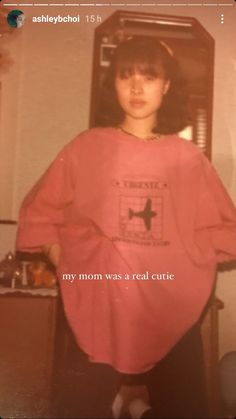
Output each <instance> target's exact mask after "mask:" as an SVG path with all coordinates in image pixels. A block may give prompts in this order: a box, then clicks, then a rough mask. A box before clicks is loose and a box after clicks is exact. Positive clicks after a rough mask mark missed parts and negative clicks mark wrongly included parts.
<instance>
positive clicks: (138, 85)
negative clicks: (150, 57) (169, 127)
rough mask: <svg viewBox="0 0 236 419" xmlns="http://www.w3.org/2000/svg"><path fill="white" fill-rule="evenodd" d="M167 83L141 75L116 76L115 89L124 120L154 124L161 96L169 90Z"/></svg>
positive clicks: (135, 73) (157, 78)
mask: <svg viewBox="0 0 236 419" xmlns="http://www.w3.org/2000/svg"><path fill="white" fill-rule="evenodd" d="M169 84H170V83H169V81H168V80H165V79H164V78H161V77H156V76H151V75H149V74H141V73H140V72H137V71H135V72H134V73H132V74H126V75H119V74H118V75H116V77H115V89H116V93H117V97H118V101H119V103H120V106H121V108H122V109H123V111H124V112H125V116H126V118H131V119H143V120H147V121H149V122H150V120H153V122H154V124H155V122H156V117H157V113H158V110H159V108H160V106H161V104H162V100H163V96H164V95H165V94H166V93H167V91H168V89H169Z"/></svg>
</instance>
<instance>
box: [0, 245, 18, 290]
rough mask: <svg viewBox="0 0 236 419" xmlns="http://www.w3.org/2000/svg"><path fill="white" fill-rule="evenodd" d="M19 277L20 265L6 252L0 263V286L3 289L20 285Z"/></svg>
mask: <svg viewBox="0 0 236 419" xmlns="http://www.w3.org/2000/svg"><path fill="white" fill-rule="evenodd" d="M21 275H22V267H21V263H20V262H19V261H18V260H17V259H16V257H15V255H14V254H13V253H12V252H8V253H7V255H6V256H5V258H4V259H3V260H1V261H0V285H2V286H4V287H11V286H14V287H15V286H16V283H18V284H20V282H21ZM13 279H14V280H13Z"/></svg>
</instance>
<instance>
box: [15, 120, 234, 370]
mask: <svg viewBox="0 0 236 419" xmlns="http://www.w3.org/2000/svg"><path fill="white" fill-rule="evenodd" d="M53 243H60V245H61V248H62V252H61V257H60V263H59V267H58V280H59V284H60V287H61V292H62V297H63V302H64V308H65V313H66V316H67V318H68V321H69V324H70V326H71V328H72V330H73V333H74V335H75V338H76V340H77V342H78V345H79V346H80V347H81V348H82V349H83V350H84V351H85V352H86V353H87V354H88V356H89V359H90V360H91V361H93V362H102V363H106V364H110V365H112V366H113V367H114V368H115V369H116V370H118V371H120V372H123V373H131V374H135V373H141V372H145V371H147V370H149V369H151V368H152V367H153V366H154V365H155V363H156V362H158V361H159V360H160V359H162V358H163V357H164V356H165V355H166V354H167V353H168V351H169V350H170V349H171V348H172V347H173V346H174V345H175V344H176V343H177V342H178V340H179V339H180V338H181V337H182V336H183V335H184V334H185V333H186V331H187V330H188V329H189V328H190V327H191V326H192V325H193V324H194V323H195V322H196V321H197V320H198V319H199V317H200V315H201V313H202V310H203V308H204V306H205V305H206V303H207V300H208V298H209V296H210V294H211V292H212V288H213V285H214V281H215V271H216V264H217V262H218V261H229V260H233V259H236V210H235V207H234V205H233V203H232V201H231V199H230V198H229V196H228V195H227V193H226V191H225V189H224V187H223V186H222V183H221V181H220V180H219V178H218V176H217V174H216V172H215V171H214V169H213V168H212V166H211V165H210V163H209V162H208V160H207V159H206V158H205V156H204V155H203V154H202V153H201V152H200V151H199V150H198V148H197V147H196V146H195V145H193V144H191V143H189V142H187V141H185V140H182V139H180V138H179V137H178V136H175V135H173V136H167V137H163V138H161V139H160V140H158V141H144V140H139V139H137V138H136V137H134V136H131V135H128V134H125V133H123V132H120V131H118V130H117V129H115V128H112V127H109V128H94V129H90V130H87V131H85V132H83V133H81V134H80V135H79V136H78V137H77V138H75V139H74V140H73V141H72V142H71V143H69V144H68V145H67V146H66V147H65V148H64V149H63V150H62V151H61V152H60V153H59V155H58V156H57V158H56V159H55V161H54V162H53V163H52V165H51V166H50V167H49V169H48V170H47V172H46V173H45V174H44V175H43V177H42V178H41V179H40V180H39V181H38V183H37V184H36V185H35V186H34V188H33V189H32V190H31V192H30V193H29V194H28V195H27V197H26V198H25V200H24V202H23V205H22V208H21V212H20V220H19V229H18V236H17V249H18V250H25V251H37V250H39V249H40V248H41V246H43V245H44V244H53Z"/></svg>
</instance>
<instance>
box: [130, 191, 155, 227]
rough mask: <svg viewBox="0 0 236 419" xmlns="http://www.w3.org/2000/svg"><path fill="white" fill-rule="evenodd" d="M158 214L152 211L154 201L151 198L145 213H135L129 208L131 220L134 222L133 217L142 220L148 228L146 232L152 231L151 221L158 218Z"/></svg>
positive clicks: (146, 205) (148, 200)
mask: <svg viewBox="0 0 236 419" xmlns="http://www.w3.org/2000/svg"><path fill="white" fill-rule="evenodd" d="M156 215H157V213H156V212H155V211H152V200H151V199H150V198H148V199H147V202H146V204H145V207H144V210H143V211H134V210H132V209H131V208H129V220H132V218H133V217H139V218H142V219H143V221H144V224H145V227H146V230H150V229H151V221H152V218H153V217H156Z"/></svg>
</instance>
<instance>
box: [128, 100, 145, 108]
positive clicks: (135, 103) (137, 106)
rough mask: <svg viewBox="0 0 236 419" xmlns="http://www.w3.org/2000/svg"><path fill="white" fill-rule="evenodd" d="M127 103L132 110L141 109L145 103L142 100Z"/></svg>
mask: <svg viewBox="0 0 236 419" xmlns="http://www.w3.org/2000/svg"><path fill="white" fill-rule="evenodd" d="M129 103H130V105H131V106H133V107H134V108H141V107H142V106H144V105H145V103H146V102H145V101H144V100H138V99H133V100H130V102H129Z"/></svg>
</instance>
